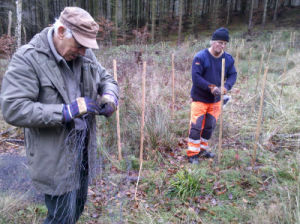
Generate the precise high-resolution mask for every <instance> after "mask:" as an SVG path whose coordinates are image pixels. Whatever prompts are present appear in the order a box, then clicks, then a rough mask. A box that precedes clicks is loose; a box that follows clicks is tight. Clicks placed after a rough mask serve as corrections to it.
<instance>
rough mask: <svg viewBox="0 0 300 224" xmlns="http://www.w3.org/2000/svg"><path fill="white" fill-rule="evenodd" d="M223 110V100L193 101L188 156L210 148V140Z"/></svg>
mask: <svg viewBox="0 0 300 224" xmlns="http://www.w3.org/2000/svg"><path fill="white" fill-rule="evenodd" d="M220 112H221V102H220V101H219V102H216V103H203V102H199V101H194V102H192V105H191V120H190V129H189V139H188V149H187V156H194V155H197V154H198V153H199V152H200V150H207V149H208V140H209V139H210V138H211V136H212V133H213V131H214V129H215V127H216V124H217V120H218V118H219V116H220Z"/></svg>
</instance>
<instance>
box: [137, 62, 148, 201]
mask: <svg viewBox="0 0 300 224" xmlns="http://www.w3.org/2000/svg"><path fill="white" fill-rule="evenodd" d="M146 67H147V62H145V61H144V62H143V74H142V115H141V139H140V170H139V176H138V179H137V182H136V187H135V193H134V199H135V200H137V197H136V193H137V189H138V185H139V180H140V175H141V172H142V167H143V151H144V124H145V85H146Z"/></svg>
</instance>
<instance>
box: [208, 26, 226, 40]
mask: <svg viewBox="0 0 300 224" xmlns="http://www.w3.org/2000/svg"><path fill="white" fill-rule="evenodd" d="M211 39H212V40H224V41H227V42H229V33H228V30H227V29H226V28H223V27H221V28H219V29H217V30H216V31H215V32H214V33H213V35H212V37H211Z"/></svg>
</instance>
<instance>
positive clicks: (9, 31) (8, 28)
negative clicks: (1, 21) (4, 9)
mask: <svg viewBox="0 0 300 224" xmlns="http://www.w3.org/2000/svg"><path fill="white" fill-rule="evenodd" d="M11 17H12V12H11V11H10V10H9V12H8V27H7V36H9V37H10V36H11V21H12V19H11Z"/></svg>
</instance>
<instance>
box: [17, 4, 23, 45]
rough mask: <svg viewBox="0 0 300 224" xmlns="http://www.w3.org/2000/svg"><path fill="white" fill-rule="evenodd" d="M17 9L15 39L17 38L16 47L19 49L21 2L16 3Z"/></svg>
mask: <svg viewBox="0 0 300 224" xmlns="http://www.w3.org/2000/svg"><path fill="white" fill-rule="evenodd" d="M16 7H17V28H16V38H17V47H18V48H19V47H21V38H22V35H21V27H22V0H17V1H16Z"/></svg>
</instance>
